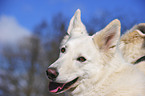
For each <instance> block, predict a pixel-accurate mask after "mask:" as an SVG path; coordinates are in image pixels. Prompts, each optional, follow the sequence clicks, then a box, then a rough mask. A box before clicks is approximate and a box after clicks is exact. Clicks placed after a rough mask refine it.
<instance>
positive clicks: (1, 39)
mask: <svg viewBox="0 0 145 96" xmlns="http://www.w3.org/2000/svg"><path fill="white" fill-rule="evenodd" d="M30 34H31V32H30V31H29V30H27V29H25V28H24V27H22V26H20V25H19V24H18V22H17V21H16V19H15V18H13V17H10V16H5V15H4V16H0V43H17V42H18V41H19V40H20V39H21V38H23V37H25V36H29V35H30Z"/></svg>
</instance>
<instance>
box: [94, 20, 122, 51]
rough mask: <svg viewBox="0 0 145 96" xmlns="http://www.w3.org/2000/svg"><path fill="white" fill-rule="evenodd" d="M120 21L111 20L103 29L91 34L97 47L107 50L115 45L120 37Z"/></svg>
mask: <svg viewBox="0 0 145 96" xmlns="http://www.w3.org/2000/svg"><path fill="white" fill-rule="evenodd" d="M120 27H121V25H120V21H119V20H118V19H115V20H113V21H112V22H111V23H109V24H108V25H107V26H106V27H105V28H104V29H103V30H101V31H99V32H97V33H96V34H95V35H93V41H94V43H95V45H96V46H98V47H99V49H104V50H108V49H110V48H112V47H114V46H116V45H117V42H118V40H119V38H120Z"/></svg>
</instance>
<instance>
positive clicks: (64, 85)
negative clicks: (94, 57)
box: [49, 77, 78, 94]
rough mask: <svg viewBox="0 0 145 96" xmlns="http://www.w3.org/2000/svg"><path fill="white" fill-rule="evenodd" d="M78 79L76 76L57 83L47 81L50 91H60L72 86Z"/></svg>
mask: <svg viewBox="0 0 145 96" xmlns="http://www.w3.org/2000/svg"><path fill="white" fill-rule="evenodd" d="M77 80H78V77H77V78H75V79H73V80H72V81H70V82H67V83H57V82H50V83H49V91H50V92H52V93H57V94H58V93H62V92H64V91H66V90H68V89H70V88H71V87H72V85H74V84H75V83H76V82H77Z"/></svg>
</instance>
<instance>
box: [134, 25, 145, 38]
mask: <svg viewBox="0 0 145 96" xmlns="http://www.w3.org/2000/svg"><path fill="white" fill-rule="evenodd" d="M134 30H135V31H137V32H138V34H139V35H140V36H141V37H145V23H140V24H138V25H136V26H135V28H134Z"/></svg>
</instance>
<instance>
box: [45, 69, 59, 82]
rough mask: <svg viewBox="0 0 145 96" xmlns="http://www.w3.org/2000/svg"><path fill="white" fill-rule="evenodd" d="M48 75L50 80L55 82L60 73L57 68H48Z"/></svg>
mask: <svg viewBox="0 0 145 96" xmlns="http://www.w3.org/2000/svg"><path fill="white" fill-rule="evenodd" d="M46 74H47V77H48V78H49V79H50V80H55V79H56V77H57V76H58V74H59V73H58V72H57V70H56V68H48V69H47V70H46Z"/></svg>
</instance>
